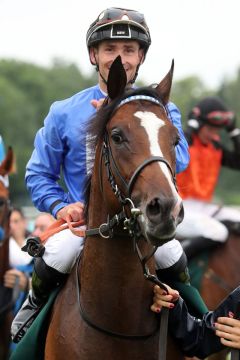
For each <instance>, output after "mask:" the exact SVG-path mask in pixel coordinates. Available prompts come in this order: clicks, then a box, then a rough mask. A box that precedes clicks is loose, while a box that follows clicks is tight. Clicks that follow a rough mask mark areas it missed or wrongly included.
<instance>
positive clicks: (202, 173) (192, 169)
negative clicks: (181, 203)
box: [177, 135, 223, 201]
mask: <svg viewBox="0 0 240 360" xmlns="http://www.w3.org/2000/svg"><path fill="white" fill-rule="evenodd" d="M189 153H190V163H189V165H188V167H187V169H186V170H185V171H183V172H181V173H180V174H178V175H177V184H178V189H179V194H180V196H181V197H182V199H187V198H192V199H199V200H204V201H211V199H212V196H213V193H214V190H215V187H216V184H217V181H218V176H219V172H220V169H221V165H222V155H223V151H222V149H221V148H216V147H215V146H214V145H213V144H212V143H209V144H208V145H203V144H202V143H201V141H200V140H199V138H198V137H197V136H196V135H194V136H193V138H192V144H191V145H190V146H189Z"/></svg>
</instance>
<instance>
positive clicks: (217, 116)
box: [177, 97, 240, 258]
mask: <svg viewBox="0 0 240 360" xmlns="http://www.w3.org/2000/svg"><path fill="white" fill-rule="evenodd" d="M222 129H224V130H226V133H227V135H228V137H229V138H230V139H231V142H232V144H233V150H229V149H227V147H226V146H225V145H224V143H223V141H221V138H220V131H221V130H222ZM186 137H187V139H188V141H189V151H190V159H191V160H190V164H189V166H188V168H187V169H186V170H185V171H183V172H182V173H181V174H178V175H177V183H178V188H179V193H180V196H181V197H182V199H183V204H184V220H183V222H182V223H181V224H180V225H179V227H178V229H177V238H179V239H183V242H182V246H183V248H184V250H185V252H186V254H187V256H188V258H191V257H192V256H194V255H195V254H196V253H198V252H199V251H200V250H203V249H206V248H210V247H213V246H216V245H217V244H222V243H224V242H225V241H226V240H227V238H228V235H229V231H232V232H234V233H236V234H240V211H238V210H236V209H233V208H230V207H226V206H219V205H217V204H214V203H213V202H212V198H213V194H214V190H215V188H216V185H217V181H218V177H219V173H220V170H221V167H222V166H226V167H229V168H232V169H236V170H239V169H240V129H238V128H237V127H236V117H235V115H234V113H233V112H232V111H229V110H228V108H227V107H226V105H225V104H224V103H223V102H222V100H220V99H219V98H217V97H206V98H204V99H203V100H201V101H200V102H199V103H198V104H197V105H196V106H195V107H194V108H193V109H192V111H191V112H190V114H189V119H188V127H187V130H186Z"/></svg>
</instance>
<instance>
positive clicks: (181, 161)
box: [167, 102, 189, 173]
mask: <svg viewBox="0 0 240 360" xmlns="http://www.w3.org/2000/svg"><path fill="white" fill-rule="evenodd" d="M167 108H168V112H169V116H170V119H171V120H172V123H173V125H174V126H175V127H176V128H177V129H178V132H179V135H180V141H179V143H178V145H177V146H176V172H177V173H180V172H181V171H183V170H185V169H186V168H187V166H188V163H189V152H188V143H187V140H186V139H185V136H184V133H183V129H182V122H181V114H180V111H179V110H178V108H177V106H176V105H174V104H173V103H172V102H170V103H168V105H167Z"/></svg>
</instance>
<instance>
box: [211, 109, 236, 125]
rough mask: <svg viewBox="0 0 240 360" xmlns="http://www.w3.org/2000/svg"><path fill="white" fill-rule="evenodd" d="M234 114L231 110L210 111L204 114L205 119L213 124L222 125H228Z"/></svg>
mask: <svg viewBox="0 0 240 360" xmlns="http://www.w3.org/2000/svg"><path fill="white" fill-rule="evenodd" d="M234 116H235V114H234V112H233V111H212V112H210V113H208V114H207V115H206V117H205V120H206V121H207V122H208V123H209V124H211V125H213V126H219V127H222V126H227V125H229V124H230V123H231V122H232V121H233V119H234Z"/></svg>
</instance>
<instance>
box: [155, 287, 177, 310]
mask: <svg viewBox="0 0 240 360" xmlns="http://www.w3.org/2000/svg"><path fill="white" fill-rule="evenodd" d="M164 285H165V286H166V288H167V289H168V294H167V293H166V291H165V290H163V289H161V288H160V287H159V286H158V285H155V286H154V289H153V292H154V296H153V304H152V305H151V310H152V311H153V312H156V313H159V312H160V311H161V309H162V307H163V306H164V307H167V308H169V309H172V308H173V307H174V302H175V301H177V300H178V298H179V292H178V291H177V290H174V289H172V288H170V286H168V285H166V284H164Z"/></svg>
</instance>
